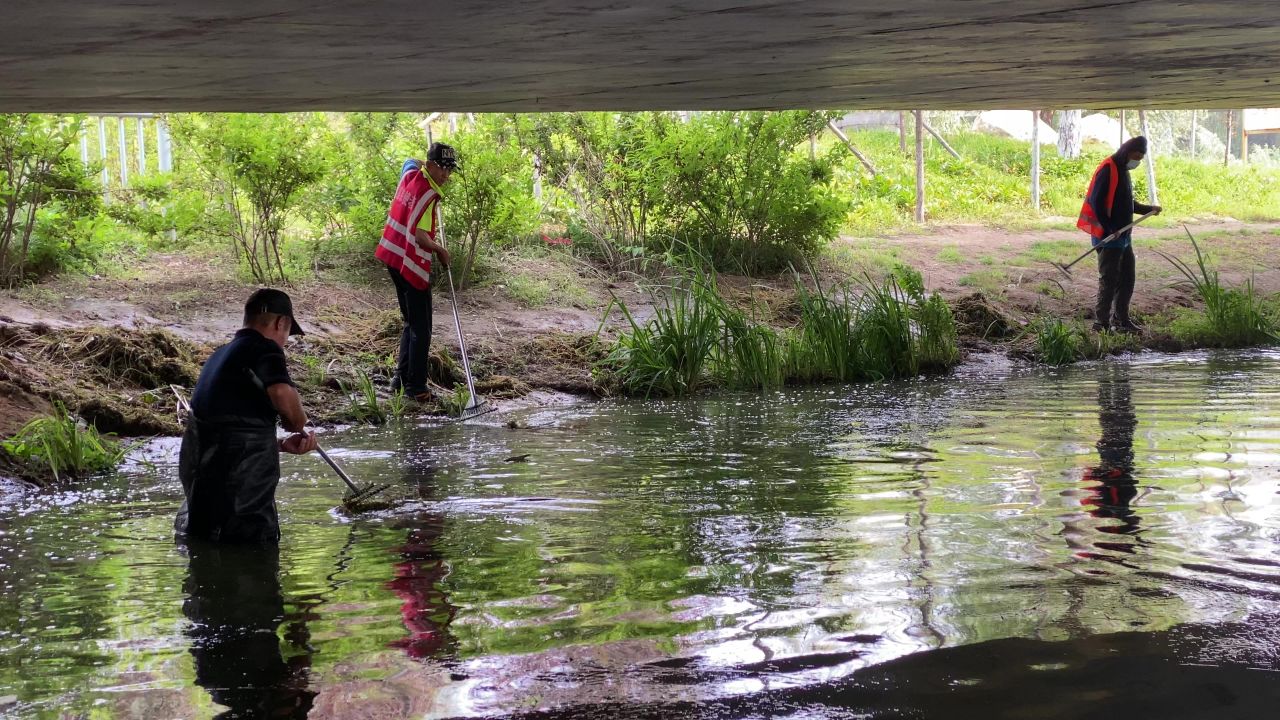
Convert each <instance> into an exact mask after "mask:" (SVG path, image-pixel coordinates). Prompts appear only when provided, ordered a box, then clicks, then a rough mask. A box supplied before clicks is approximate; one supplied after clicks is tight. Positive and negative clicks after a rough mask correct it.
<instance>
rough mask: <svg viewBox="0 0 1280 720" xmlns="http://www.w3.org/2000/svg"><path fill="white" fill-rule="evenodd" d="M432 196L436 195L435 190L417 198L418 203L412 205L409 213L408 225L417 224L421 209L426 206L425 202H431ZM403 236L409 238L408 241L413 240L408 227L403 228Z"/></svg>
mask: <svg viewBox="0 0 1280 720" xmlns="http://www.w3.org/2000/svg"><path fill="white" fill-rule="evenodd" d="M434 197H436V192H435V191H434V190H431V191H428V192H426V193H424V194H423V195H422V197H420V198H418V204H417V205H414V206H413V212H411V213H409V227H416V226H417V225H418V221H419V218H421V217H422V209H423V208H424V207H426V205H427V203H429V202H431V199H432V198H434ZM404 236H405V238H406V239H408V240H409V242H413V238H412V237H411V236H410V235H409V231H408V228H406V229H405V233H404Z"/></svg>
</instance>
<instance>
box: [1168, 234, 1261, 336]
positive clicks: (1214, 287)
mask: <svg viewBox="0 0 1280 720" xmlns="http://www.w3.org/2000/svg"><path fill="white" fill-rule="evenodd" d="M1187 237H1189V238H1191V247H1192V248H1193V249H1194V250H1195V253H1196V266H1195V267H1194V268H1192V267H1191V266H1190V265H1188V264H1187V263H1186V262H1184V261H1183V260H1180V259H1179V258H1176V257H1174V256H1172V255H1169V254H1168V253H1165V252H1162V251H1160V250H1157V251H1156V252H1157V253H1159V254H1160V256H1161V257H1163V258H1164V259H1166V260H1168V261H1169V263H1170V264H1171V265H1173V266H1174V268H1176V269H1177V270H1178V272H1179V273H1181V274H1182V276H1183V278H1185V280H1184V281H1183V282H1184V283H1186V284H1187V285H1189V286H1190V287H1191V288H1192V289H1193V290H1194V291H1195V293H1196V294H1197V295H1199V296H1200V299H1201V301H1203V302H1204V315H1203V316H1201V317H1195V316H1189V317H1184V318H1181V319H1180V320H1179V321H1178V322H1175V323H1174V327H1173V329H1174V332H1175V334H1176V335H1178V336H1179V337H1180V338H1181V339H1183V340H1185V341H1188V342H1191V343H1194V344H1196V345H1208V346H1213V347H1246V346H1250V345H1261V344H1270V343H1274V342H1276V341H1277V340H1280V337H1278V336H1277V329H1278V328H1277V326H1276V322H1275V320H1273V319H1272V317H1271V316H1270V315H1269V314H1268V313H1267V311H1266V307H1265V306H1264V304H1263V301H1262V298H1260V297H1258V295H1257V293H1256V292H1255V291H1254V288H1253V280H1252V279H1250V280H1248V281H1246V282H1245V284H1244V286H1243V287H1240V288H1231V287H1225V286H1223V284H1222V281H1221V280H1220V279H1219V278H1218V271H1217V270H1214V269H1211V268H1210V267H1209V266H1208V263H1207V262H1206V260H1205V257H1204V254H1203V253H1201V252H1200V245H1199V243H1197V242H1196V239H1195V237H1194V236H1192V235H1191V231H1190V230H1188V231H1187Z"/></svg>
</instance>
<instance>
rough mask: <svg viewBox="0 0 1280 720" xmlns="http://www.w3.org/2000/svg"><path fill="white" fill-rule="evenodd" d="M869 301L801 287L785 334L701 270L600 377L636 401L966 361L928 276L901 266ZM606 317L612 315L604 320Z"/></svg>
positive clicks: (870, 291)
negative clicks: (723, 292) (793, 322)
mask: <svg viewBox="0 0 1280 720" xmlns="http://www.w3.org/2000/svg"><path fill="white" fill-rule="evenodd" d="M862 290H863V292H862V293H861V294H854V293H852V292H850V291H849V290H848V289H844V290H842V291H841V292H839V293H823V292H820V291H818V292H815V291H810V290H808V289H807V288H805V287H804V286H803V285H802V284H800V283H797V292H798V293H799V296H800V306H801V310H800V314H801V324H800V327H799V328H797V329H796V330H793V331H788V332H785V333H781V334H780V333H778V332H777V331H774V330H773V329H772V328H769V327H767V326H765V325H762V324H758V323H754V322H752V321H751V320H750V319H748V317H747V316H746V314H745V313H744V312H743V311H741V310H738V309H736V308H733V307H730V306H729V305H728V304H727V303H725V301H724V300H723V298H722V297H721V296H720V294H719V292H718V291H717V289H716V285H715V280H714V276H712V275H710V274H709V273H707V272H704V271H702V270H700V269H698V268H697V267H694V268H693V269H691V270H689V271H687V274H686V276H685V278H684V283H683V284H682V286H680V287H677V288H673V289H672V290H671V292H669V293H668V295H667V298H666V302H665V303H661V304H658V303H655V304H657V305H658V309H657V310H656V312H655V315H654V318H653V319H652V320H650V321H649V322H648V323H645V324H641V323H639V322H637V321H636V320H635V318H634V317H633V316H632V315H631V313H630V312H629V311H628V310H627V308H626V307H625V305H622V303H621V302H620V301H618V300H616V299H615V300H614V302H615V303H617V304H618V305H619V306H621V307H622V310H623V312H624V314H625V316H626V317H627V319H628V322H629V323H630V326H631V330H630V332H626V333H623V334H622V335H621V337H620V338H619V340H618V342H617V344H616V345H615V346H614V347H613V349H612V350H611V351H610V353H609V354H608V356H606V358H605V360H604V361H603V363H602V364H601V367H600V368H599V369H600V370H602V371H604V372H605V373H606V375H607V376H609V377H611V378H613V379H614V380H615V381H616V382H617V384H618V385H619V386H620V387H621V389H622V390H623V391H624V392H626V393H629V394H638V395H644V396H649V395H674V396H679V395H685V394H689V393H692V392H695V391H696V390H698V389H700V388H702V387H705V386H707V385H709V384H712V383H716V384H719V385H722V386H727V387H735V388H755V389H764V388H772V387H779V386H781V385H783V384H785V383H787V382H827V381H839V382H849V381H858V380H880V379H885V378H894V377H910V376H914V375H917V374H920V373H922V372H932V371H939V370H945V369H947V368H949V367H951V366H952V365H954V364H955V363H956V362H957V361H958V360H959V349H958V347H957V340H956V326H955V319H954V317H953V316H952V314H951V310H950V308H949V307H947V305H946V302H945V301H943V299H942V297H941V296H940V295H938V294H937V293H934V294H933V295H931V296H926V295H925V293H924V287H923V280H922V278H921V277H920V274H919V273H918V272H916V271H914V270H911V269H909V268H901V269H900V270H899V271H898V273H897V274H896V275H895V276H891V277H889V278H888V279H886V280H885V281H884V282H883V283H881V284H874V283H872V282H871V281H870V279H868V280H867V282H866V284H865V286H864V287H863V288H862ZM606 314H607V313H606Z"/></svg>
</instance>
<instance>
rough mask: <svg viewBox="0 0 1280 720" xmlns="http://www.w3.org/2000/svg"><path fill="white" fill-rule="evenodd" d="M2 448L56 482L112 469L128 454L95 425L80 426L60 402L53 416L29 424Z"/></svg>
mask: <svg viewBox="0 0 1280 720" xmlns="http://www.w3.org/2000/svg"><path fill="white" fill-rule="evenodd" d="M3 447H4V450H5V451H6V452H8V453H9V454H10V455H12V456H13V457H15V458H17V459H18V460H21V461H23V462H25V463H28V464H30V465H32V466H33V467H34V468H35V469H36V470H39V471H42V472H43V471H48V472H49V473H50V474H51V475H52V476H53V479H54V480H55V481H61V480H62V479H63V477H64V476H66V477H70V478H75V479H78V478H81V477H83V476H85V475H88V474H92V473H98V472H106V471H107V470H111V469H113V468H114V467H115V466H116V465H118V464H119V463H120V461H121V460H122V459H124V456H125V453H126V452H127V451H128V448H125V447H122V446H121V445H120V444H119V443H117V442H115V441H113V440H110V439H109V438H106V437H103V436H102V435H101V434H99V433H98V430H97V428H95V427H94V426H92V425H88V426H83V425H81V424H80V423H78V422H77V421H76V419H75V417H73V416H72V415H71V414H70V413H69V412H67V408H66V406H64V405H63V404H62V403H60V402H58V403H54V410H53V414H52V415H47V416H44V417H38V418H36V419H34V420H32V421H30V422H28V423H27V424H26V425H24V426H23V427H22V429H21V430H19V431H18V433H17V434H16V435H14V436H13V437H12V438H9V439H8V440H6V441H4V444H3Z"/></svg>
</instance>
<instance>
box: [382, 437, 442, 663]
mask: <svg viewBox="0 0 1280 720" xmlns="http://www.w3.org/2000/svg"><path fill="white" fill-rule="evenodd" d="M436 475H437V469H436V466H435V464H434V462H433V461H432V460H431V459H429V458H423V457H422V456H421V455H414V454H410V456H409V457H408V459H407V460H406V461H405V463H404V473H403V481H404V485H405V486H406V487H407V488H411V489H412V491H413V493H414V495H415V499H416V500H417V501H419V502H420V503H422V505H423V506H424V507H432V506H433V504H434V503H435V502H436V501H438V500H441V499H443V498H441V497H440V495H439V484H438V481H437V478H436ZM394 526H395V527H397V528H403V529H404V530H405V540H404V543H403V544H401V545H400V546H398V547H396V548H394V549H393V552H394V553H395V554H396V555H398V556H399V559H398V560H397V561H395V562H393V563H392V568H393V570H394V572H395V578H394V579H392V580H391V581H389V582H388V583H387V589H389V590H391V591H392V592H393V593H395V595H396V596H397V597H398V598H400V600H401V605H400V615H401V617H402V618H403V620H404V626H405V629H406V630H407V631H408V633H409V634H408V636H406V637H404V638H401V639H398V640H395V641H393V642H392V643H391V646H392V647H396V648H401V649H403V650H404V652H405V653H406V654H407V655H408V656H409V657H411V658H414V659H423V658H431V657H437V656H438V655H440V654H442V652H443V651H445V650H446V649H449V650H452V646H453V645H454V642H453V638H452V637H451V636H450V634H449V623H450V622H452V621H453V618H454V615H455V614H457V611H458V609H457V608H456V607H454V606H453V605H452V604H451V603H450V602H449V596H448V595H447V594H446V593H445V590H444V586H445V585H444V581H445V579H446V578H447V577H448V575H449V564H448V562H446V560H445V557H444V554H443V553H442V551H441V549H440V540H441V536H442V535H443V534H444V529H445V516H444V514H443V513H441V512H439V511H432V510H423V511H420V512H417V513H414V514H413V515H410V516H409V517H406V518H403V519H400V520H397V521H396V522H395V525H394Z"/></svg>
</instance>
